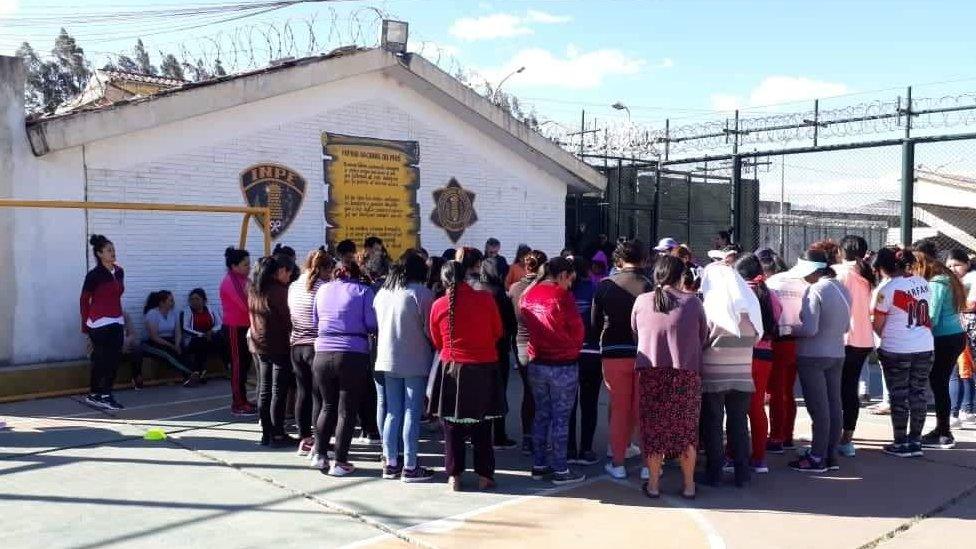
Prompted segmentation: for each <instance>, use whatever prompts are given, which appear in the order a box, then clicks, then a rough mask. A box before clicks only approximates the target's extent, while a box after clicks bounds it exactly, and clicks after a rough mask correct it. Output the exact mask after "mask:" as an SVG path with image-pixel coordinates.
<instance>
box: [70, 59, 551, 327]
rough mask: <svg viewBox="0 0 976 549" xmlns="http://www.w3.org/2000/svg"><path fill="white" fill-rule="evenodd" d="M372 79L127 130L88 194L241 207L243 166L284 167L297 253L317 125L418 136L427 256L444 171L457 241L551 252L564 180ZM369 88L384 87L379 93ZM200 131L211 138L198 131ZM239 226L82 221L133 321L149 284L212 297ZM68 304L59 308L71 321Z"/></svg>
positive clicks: (438, 247)
mask: <svg viewBox="0 0 976 549" xmlns="http://www.w3.org/2000/svg"><path fill="white" fill-rule="evenodd" d="M370 83H371V84H372V85H373V86H374V87H373V88H372V90H371V93H369V94H365V95H366V97H365V98H362V99H361V100H354V101H351V102H346V103H345V104H344V105H341V106H337V107H335V108H329V107H322V108H321V109H319V110H318V111H315V110H314V109H313V112H309V110H308V108H307V106H303V107H301V108H298V107H297V105H299V103H301V104H302V105H306V102H307V100H309V99H310V98H309V97H304V100H305V102H302V101H299V99H298V98H296V99H295V105H296V108H295V111H298V112H299V114H298V117H297V118H296V117H295V114H293V112H292V111H291V110H290V109H288V108H287V105H288V102H287V100H284V99H283V100H281V101H277V100H269V101H265V102H262V103H264V104H261V103H259V104H254V105H248V106H245V107H241V108H239V109H234V112H226V113H218V114H216V115H208V117H200V118H199V119H197V120H191V121H185V122H182V123H179V127H178V128H177V129H172V128H169V129H167V128H160V129H154V130H150V131H148V132H141V133H146V134H152V133H153V132H157V133H159V134H160V135H146V136H136V137H135V138H134V139H135V142H140V143H141V145H140V146H139V147H134V146H133V145H131V143H127V142H126V141H127V140H129V139H133V137H129V136H127V137H125V138H118V139H113V140H107V142H103V143H100V144H99V146H98V147H97V149H96V154H93V155H92V160H91V161H90V162H89V170H88V196H89V200H111V201H124V202H175V203H197V204H215V205H223V204H227V205H241V204H243V198H242V195H241V191H240V188H239V175H240V172H241V171H242V170H244V169H246V168H247V167H249V166H251V165H253V164H257V163H262V162H275V163H280V164H284V165H285V166H288V167H289V168H291V169H293V170H296V171H298V172H299V173H300V174H301V175H302V176H303V177H304V178H305V180H306V182H307V184H308V187H307V191H306V196H305V202H304V204H303V207H302V211H301V213H300V214H299V216H298V218H297V219H296V220H295V222H294V223H293V224H292V225H291V227H290V228H289V230H288V231H287V232H286V233H285V234H284V235H283V236H282V237H281V239H280V241H281V242H283V243H285V244H288V245H291V246H292V247H294V248H295V249H296V251H297V252H298V254H299V257H302V256H303V255H304V254H305V252H306V251H308V250H310V249H312V248H314V247H317V246H319V245H320V244H322V243H323V241H324V228H325V225H324V216H323V200H324V199H325V188H324V185H323V182H324V180H323V173H322V170H323V165H322V159H321V153H322V147H321V141H320V139H321V134H322V132H323V131H330V132H335V133H344V134H350V135H359V136H368V137H376V138H384V139H402V140H416V141H419V143H420V181H421V186H420V190H419V191H418V202H419V204H420V215H421V243H422V245H423V246H424V247H425V248H427V249H428V250H429V251H430V253H431V254H440V253H441V252H442V251H443V250H444V249H445V248H447V247H449V246H452V244H451V242H450V240H449V239H448V237H447V235H446V233H445V232H444V231H443V230H442V229H440V228H438V227H436V226H434V225H433V224H432V223H431V221H430V213H431V209H432V207H433V196H432V192H433V190H435V189H437V188H439V187H442V186H444V185H445V184H446V183H447V181H448V180H449V179H450V178H451V177H454V178H456V179H457V180H458V181H459V182H460V183H461V185H462V186H463V187H464V188H466V189H468V190H471V191H473V192H475V193H476V195H477V198H476V199H475V209H476V211H477V214H478V223H477V224H476V225H474V226H473V227H471V228H469V229H468V230H467V231H466V232H465V233H464V235H463V237H462V239H461V240H460V241H459V243H458V244H464V245H471V246H476V247H479V248H480V247H482V246H483V244H484V241H485V240H486V239H487V238H488V237H490V236H494V237H496V238H498V239H499V240H501V241H502V245H503V253H505V254H507V255H508V256H509V258H511V256H512V255H513V254H514V251H515V246H516V245H517V244H518V243H519V242H526V243H528V244H530V245H532V246H534V247H537V248H541V249H544V250H545V251H547V252H548V253H558V251H559V250H560V248H561V247H562V246H563V239H564V219H565V213H564V212H565V210H564V203H565V195H566V187H565V185H564V184H563V183H561V182H559V181H558V180H556V179H554V178H553V177H551V176H549V175H548V174H546V173H544V172H543V171H541V170H540V169H538V168H537V167H536V166H535V165H533V164H531V163H530V162H528V161H526V160H525V159H524V158H522V157H521V156H518V155H517V154H516V153H515V152H513V151H511V150H509V149H507V148H505V147H503V146H502V145H500V144H499V143H498V142H496V141H494V140H492V139H490V138H489V137H487V136H486V135H485V134H483V133H481V132H480V131H478V130H477V129H475V128H474V127H473V126H471V125H468V124H465V123H463V122H461V121H459V120H458V119H457V118H456V117H453V116H451V115H450V114H448V113H447V112H446V111H444V110H443V109H442V108H440V107H438V106H437V105H435V104H434V103H432V102H430V101H428V100H426V99H424V98H422V97H421V96H420V95H418V94H416V93H414V92H412V91H409V90H404V89H402V88H397V87H395V86H394V85H393V84H391V83H390V82H389V81H387V80H383V79H381V78H379V77H377V78H375V79H374V80H373V81H370ZM377 86H379V87H383V86H385V87H383V88H382V89H380V90H379V91H377V89H376V87H377ZM328 90H329V87H328V86H326V87H321V88H318V89H317V90H316V91H317V92H318V93H321V94H327V92H328ZM360 95H363V94H360ZM311 100H312V101H314V100H315V98H314V97H312V98H311ZM215 116H216V117H219V119H215V118H214V117H215ZM268 120H274V121H275V122H273V123H270V124H268V123H267V121H268ZM256 121H263V123H259V122H256ZM211 125H213V126H218V125H219V126H220V127H221V128H222V129H223V130H224V132H223V133H222V134H221V136H219V137H214V136H213V133H214V131H213V130H212V126H211ZM228 128H229V129H231V131H226V130H227V129H228ZM165 132H169V133H170V135H163V134H164V133H165ZM204 134H209V136H210V137H209V138H207V139H201V135H204ZM140 140H141V141H140ZM111 141H115V143H112V142H111ZM98 151H101V152H98ZM113 151H119V153H118V154H113ZM239 228H240V217H239V216H237V215H230V214H186V213H177V214H169V213H151V212H107V211H93V212H91V215H90V217H89V227H88V229H89V232H90V233H102V234H105V235H106V236H108V237H109V238H110V239H112V240H113V241H114V242H115V244H116V248H117V249H118V253H119V261H120V263H121V264H122V265H123V266H124V267H125V268H126V274H127V279H128V283H127V290H126V296H125V306H126V310H127V311H128V312H129V313H130V314H131V315H133V318H135V319H138V320H139V321H140V322H141V317H142V314H141V312H142V303H143V300H144V299H145V297H146V295H147V294H148V293H149V292H150V291H152V290H157V289H168V290H171V291H173V292H174V294H175V295H176V299H177V304H178V306H182V304H183V303H185V299H186V295H187V293H188V292H189V290H190V289H192V288H194V287H197V286H200V287H203V288H204V289H205V290H206V291H207V293H208V295H210V296H211V301H212V302H213V303H214V304H216V302H217V286H218V284H219V281H220V279H221V277H222V276H223V273H224V270H225V269H224V265H223V250H224V248H225V247H227V246H228V245H236V243H237V240H238V234H239ZM248 248H249V249H250V250H251V253H252V257H257V256H259V255H260V253H261V240H260V231H259V230H258V229H257V227H256V226H253V225H252V227H251V231H250V239H249V243H248ZM75 310H76V308H75V307H66V311H65V313H66V315H68V316H69V317H70V320H71V321H72V322H73V321H74V317H73V316H71V315H72V314H73V315H77V313H76V312H75Z"/></svg>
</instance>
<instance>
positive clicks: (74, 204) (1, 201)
mask: <svg viewBox="0 0 976 549" xmlns="http://www.w3.org/2000/svg"><path fill="white" fill-rule="evenodd" d="M0 208H55V209H76V210H123V211H143V212H147V211H148V212H198V213H240V214H244V220H243V221H242V222H241V238H240V247H241V248H244V246H245V245H246V244H247V227H248V222H249V221H250V220H251V218H252V217H257V218H259V219H260V220H261V229H262V232H263V233H264V255H271V212H270V210H269V209H268V208H267V207H263V208H262V207H254V206H205V205H195V204H141V203H132V202H84V201H71V200H12V199H7V198H0Z"/></svg>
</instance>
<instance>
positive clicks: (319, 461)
mask: <svg viewBox="0 0 976 549" xmlns="http://www.w3.org/2000/svg"><path fill="white" fill-rule="evenodd" d="M328 468H329V460H327V459H325V458H324V457H323V456H322V455H321V454H314V455H313V456H312V469H318V470H319V471H324V470H325V469H328Z"/></svg>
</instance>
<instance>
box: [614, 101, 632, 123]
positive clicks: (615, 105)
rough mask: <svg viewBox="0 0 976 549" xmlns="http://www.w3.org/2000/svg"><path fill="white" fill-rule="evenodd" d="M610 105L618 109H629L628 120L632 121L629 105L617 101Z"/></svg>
mask: <svg viewBox="0 0 976 549" xmlns="http://www.w3.org/2000/svg"><path fill="white" fill-rule="evenodd" d="M610 107H611V108H613V109H614V110H617V111H627V122H630V108H628V107H627V105H624V104H623V103H621V102H620V101H617V102H616V103H614V104H613V105H610Z"/></svg>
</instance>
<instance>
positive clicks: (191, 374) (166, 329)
mask: <svg viewBox="0 0 976 549" xmlns="http://www.w3.org/2000/svg"><path fill="white" fill-rule="evenodd" d="M174 305H176V301H175V300H174V299H173V293H172V292H170V291H169V290H160V291H158V292H151V293H150V294H149V297H147V298H146V305H145V307H143V308H142V312H143V314H144V315H145V322H146V336H147V338H146V340H145V341H144V342H143V343H142V351H143V352H144V353H146V354H147V355H149V356H153V357H156V358H158V359H161V360H162V361H163V362H165V363H166V364H167V365H169V366H170V367H172V368H173V369H174V370H177V371H179V372H180V373H181V374H182V375H183V386H184V387H195V386H196V385H198V384H199V383H200V373H199V372H195V371H193V370H192V369H190V368H189V367H187V366H186V363H185V362H184V361H183V360H182V358H181V355H182V351H181V350H180V326H179V319H178V316H179V315H177V313H176V311H174V310H173V307H174Z"/></svg>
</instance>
